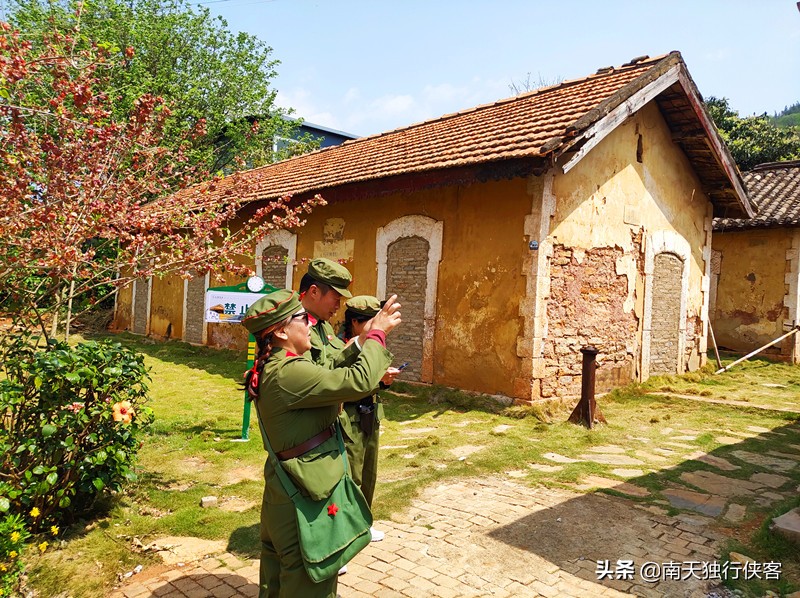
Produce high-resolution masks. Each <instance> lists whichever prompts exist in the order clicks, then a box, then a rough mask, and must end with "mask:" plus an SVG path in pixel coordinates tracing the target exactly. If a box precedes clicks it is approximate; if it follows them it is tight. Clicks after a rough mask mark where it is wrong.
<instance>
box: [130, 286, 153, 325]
mask: <svg viewBox="0 0 800 598" xmlns="http://www.w3.org/2000/svg"><path fill="white" fill-rule="evenodd" d="M135 292H136V296H135V298H134V308H133V333H134V334H147V319H148V318H149V317H150V314H149V313H147V297H148V295H149V294H150V279H149V278H140V279H139V280H137V281H136V291H135Z"/></svg>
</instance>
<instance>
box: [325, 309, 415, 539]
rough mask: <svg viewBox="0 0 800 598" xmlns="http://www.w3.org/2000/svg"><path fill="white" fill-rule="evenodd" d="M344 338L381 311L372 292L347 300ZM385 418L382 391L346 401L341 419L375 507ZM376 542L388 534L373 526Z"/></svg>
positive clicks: (355, 468)
mask: <svg viewBox="0 0 800 598" xmlns="http://www.w3.org/2000/svg"><path fill="white" fill-rule="evenodd" d="M345 307H346V308H347V309H346V310H345V313H344V330H343V333H344V334H343V336H344V338H343V340H344V341H345V342H347V341H349V340H350V339H351V338H356V337H358V336H359V335H360V334H362V333H363V332H364V329H365V327H366V326H367V325H368V322H369V321H370V320H371V319H372V318H374V317H375V315H376V314H377V313H378V312H379V311H380V310H381V302H380V301H379V300H378V299H377V298H376V297H372V296H371V295H358V296H356V297H351V298H350V299H348V300H347V301H346V302H345ZM399 373H400V370H399V369H397V368H393V367H390V368H389V369H388V370H387V371H386V374H384V376H383V378H381V381H380V388H387V387H388V386H389V385H390V384H391V383H392V382H394V379H395V378H396V377H397V375H398V374H399ZM374 390H377V389H374ZM382 419H383V405H381V402H380V400H379V399H378V393H377V392H373V393H372V394H370V395H369V396H367V397H364V398H360V399H359V400H356V401H352V400H351V401H348V402H346V403H345V404H344V408H343V410H342V413H341V414H340V415H339V421H340V422H341V425H342V430H344V433H345V443H344V445H345V448H346V449H347V462H348V463H349V464H350V472H351V474H352V476H353V481H354V482H355V483H356V484H358V486H359V488H361V492H363V493H364V498H366V499H367V504H369V506H370V508H372V499H373V497H374V496H375V484H376V482H377V479H378V444H379V439H380V422H381V420H382ZM370 534H371V535H372V541H373V542H379V541H380V540H383V537H384V533H383V532H382V531H380V530H376V529H375V528H370Z"/></svg>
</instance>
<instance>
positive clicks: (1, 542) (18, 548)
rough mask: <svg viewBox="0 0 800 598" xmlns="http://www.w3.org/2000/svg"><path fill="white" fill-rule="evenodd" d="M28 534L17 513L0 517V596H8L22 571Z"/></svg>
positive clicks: (15, 585) (14, 587)
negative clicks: (23, 553)
mask: <svg viewBox="0 0 800 598" xmlns="http://www.w3.org/2000/svg"><path fill="white" fill-rule="evenodd" d="M29 536H30V534H29V533H28V530H27V529H25V523H24V521H23V520H22V517H20V516H19V515H6V516H5V517H3V518H2V519H0V596H10V595H11V594H12V592H13V591H14V590H15V589H16V587H17V583H18V580H19V575H20V573H22V569H23V567H22V551H23V550H24V548H25V541H26V540H27V539H28V537H29Z"/></svg>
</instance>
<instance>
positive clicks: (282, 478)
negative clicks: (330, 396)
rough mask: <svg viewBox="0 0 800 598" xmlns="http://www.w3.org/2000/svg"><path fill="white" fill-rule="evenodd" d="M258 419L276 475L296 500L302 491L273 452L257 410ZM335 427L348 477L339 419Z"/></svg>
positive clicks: (345, 473)
mask: <svg viewBox="0 0 800 598" xmlns="http://www.w3.org/2000/svg"><path fill="white" fill-rule="evenodd" d="M256 419H257V420H258V427H259V428H261V436H262V438H263V439H264V448H266V449H267V454H268V455H269V458H270V459H272V464H273V465H274V466H275V473H276V474H277V475H278V479H279V480H280V481H281V485H282V486H283V489H284V490H286V494H288V495H289V498H291V499H292V500H294V498H295V496H297V495H298V494H300V490H298V488H297V486H295V485H294V483H293V482H292V480H291V479H290V478H289V476H288V475H287V474H286V471H284V469H283V465H281V462H280V459H278V457H277V456H276V455H275V451H273V450H272V445H271V444H270V443H269V438H268V437H267V431H266V429H264V424H263V423H262V421H261V416H260V415H259V414H258V410H256ZM334 425H335V426H336V438H337V439H338V440H339V453H340V454H341V455H342V463H343V465H344V475H347V451H346V450H344V441H343V440H342V430H341V429H340V427H339V418H336V421H335V422H334Z"/></svg>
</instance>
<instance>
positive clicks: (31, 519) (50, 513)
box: [0, 341, 153, 532]
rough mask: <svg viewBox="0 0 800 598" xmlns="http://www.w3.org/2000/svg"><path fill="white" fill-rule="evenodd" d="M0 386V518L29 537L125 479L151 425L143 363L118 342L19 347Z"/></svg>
mask: <svg viewBox="0 0 800 598" xmlns="http://www.w3.org/2000/svg"><path fill="white" fill-rule="evenodd" d="M5 357H6V358H5V361H4V363H3V370H4V373H5V379H3V380H0V414H2V420H1V421H0V471H2V472H3V477H2V478H0V513H3V512H8V513H10V514H17V515H21V516H22V517H25V518H27V520H28V523H29V525H30V529H31V531H34V532H36V531H39V530H43V529H46V528H47V527H48V526H51V525H54V524H58V523H61V522H69V521H71V520H72V519H74V518H75V517H76V516H78V515H81V514H84V513H85V512H86V511H88V510H89V509H91V507H92V505H93V504H94V502H95V500H96V499H97V498H98V496H99V495H100V494H101V493H103V492H104V491H107V490H111V491H116V490H119V489H120V488H121V486H122V484H123V483H124V482H125V481H126V480H130V479H133V478H134V477H135V475H134V472H133V460H134V458H135V456H136V451H137V450H138V448H139V440H138V436H139V434H140V433H142V432H143V431H144V430H145V429H146V428H147V427H149V425H150V424H151V423H152V419H153V416H152V410H150V409H149V408H148V407H146V399H147V394H146V393H147V385H146V380H148V379H149V376H148V375H147V371H146V369H145V367H144V360H143V357H142V356H141V355H137V354H136V353H134V352H133V351H131V350H130V349H126V348H124V347H123V346H122V345H120V344H119V343H112V342H109V341H103V342H85V343H80V344H78V345H77V346H75V347H70V346H69V345H67V344H65V343H57V342H51V343H49V344H48V346H47V348H46V349H41V348H38V349H37V348H35V347H33V346H31V345H29V344H24V343H20V344H17V345H16V346H15V348H14V349H13V350H11V351H9V352H8V353H7V354H6V356H5Z"/></svg>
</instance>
